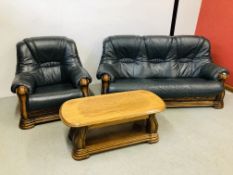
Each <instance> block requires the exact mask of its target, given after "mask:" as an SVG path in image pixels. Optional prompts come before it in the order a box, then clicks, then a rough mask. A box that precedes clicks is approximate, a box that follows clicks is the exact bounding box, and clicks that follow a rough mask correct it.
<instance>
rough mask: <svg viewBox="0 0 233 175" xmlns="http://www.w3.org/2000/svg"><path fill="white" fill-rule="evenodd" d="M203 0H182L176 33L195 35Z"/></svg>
mask: <svg viewBox="0 0 233 175" xmlns="http://www.w3.org/2000/svg"><path fill="white" fill-rule="evenodd" d="M201 2H202V0H180V3H179V9H178V14H177V21H176V29H175V35H193V34H194V33H195V29H196V24H197V20H198V16H199V11H200V7H201Z"/></svg>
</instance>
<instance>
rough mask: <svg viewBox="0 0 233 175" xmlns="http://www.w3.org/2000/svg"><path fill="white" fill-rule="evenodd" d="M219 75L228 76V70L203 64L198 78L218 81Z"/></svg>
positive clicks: (210, 64) (212, 64)
mask: <svg viewBox="0 0 233 175" xmlns="http://www.w3.org/2000/svg"><path fill="white" fill-rule="evenodd" d="M221 73H226V74H229V72H228V70H227V69H225V68H223V67H220V66H218V65H216V64H214V63H208V64H205V65H204V66H203V67H202V68H201V71H200V76H201V77H203V78H206V79H212V80H218V76H219V74H221Z"/></svg>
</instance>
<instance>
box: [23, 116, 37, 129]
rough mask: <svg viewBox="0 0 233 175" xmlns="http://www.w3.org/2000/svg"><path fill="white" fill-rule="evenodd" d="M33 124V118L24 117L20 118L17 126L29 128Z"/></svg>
mask: <svg viewBox="0 0 233 175" xmlns="http://www.w3.org/2000/svg"><path fill="white" fill-rule="evenodd" d="M34 126H35V121H34V119H24V118H21V119H20V122H19V127H20V128H21V129H31V128H33V127H34Z"/></svg>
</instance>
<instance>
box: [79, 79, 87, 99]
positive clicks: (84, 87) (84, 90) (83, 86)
mask: <svg viewBox="0 0 233 175" xmlns="http://www.w3.org/2000/svg"><path fill="white" fill-rule="evenodd" d="M89 83H90V81H89V79H87V78H82V79H81V80H80V82H79V84H80V87H81V91H82V93H83V96H84V97H87V96H89V95H90V93H89V87H88V86H89Z"/></svg>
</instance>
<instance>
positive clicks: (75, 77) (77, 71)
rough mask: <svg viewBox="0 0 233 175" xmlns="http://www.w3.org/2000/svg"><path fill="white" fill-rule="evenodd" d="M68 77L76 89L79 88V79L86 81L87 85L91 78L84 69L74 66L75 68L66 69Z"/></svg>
mask: <svg viewBox="0 0 233 175" xmlns="http://www.w3.org/2000/svg"><path fill="white" fill-rule="evenodd" d="M68 74H69V77H70V79H71V81H72V84H73V85H74V86H75V87H76V88H77V87H79V86H80V80H81V79H88V80H89V83H90V82H91V81H92V79H91V76H90V75H89V73H88V72H87V71H86V69H84V68H83V67H81V66H79V65H76V66H75V67H72V68H70V69H68Z"/></svg>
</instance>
